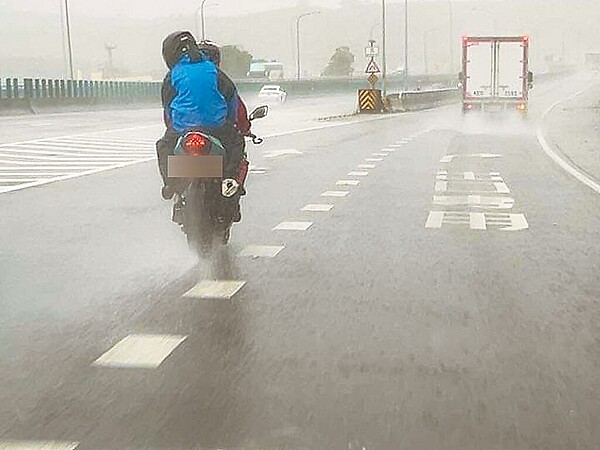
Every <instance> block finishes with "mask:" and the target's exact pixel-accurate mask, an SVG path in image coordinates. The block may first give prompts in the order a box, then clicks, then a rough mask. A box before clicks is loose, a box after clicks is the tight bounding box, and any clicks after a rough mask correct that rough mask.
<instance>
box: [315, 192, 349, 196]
mask: <svg viewBox="0 0 600 450" xmlns="http://www.w3.org/2000/svg"><path fill="white" fill-rule="evenodd" d="M348 194H350V191H325V192H323V193H322V194H321V197H346V196H347V195H348Z"/></svg>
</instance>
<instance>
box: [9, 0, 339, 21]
mask: <svg viewBox="0 0 600 450" xmlns="http://www.w3.org/2000/svg"><path fill="white" fill-rule="evenodd" d="M61 1H62V0H27V1H22V0H0V5H1V6H4V5H6V6H8V7H9V8H11V9H14V10H19V11H40V10H41V11H48V12H49V11H52V10H53V9H56V8H59V5H60V3H61ZM200 3H201V0H177V1H165V0H101V1H99V0H70V5H71V10H72V11H73V14H77V13H83V14H86V15H95V16H118V15H121V14H122V15H126V16H130V17H133V16H138V17H144V18H147V17H157V16H162V15H170V14H180V13H182V12H185V11H191V10H193V9H194V8H196V7H198V6H199V5H200ZM296 3H297V1H296V0H209V2H208V3H207V12H208V11H209V9H208V7H209V5H211V4H218V7H211V8H210V11H211V14H214V13H216V14H236V13H248V12H252V11H257V10H260V9H275V8H277V7H282V6H292V5H295V4H296ZM311 3H314V4H319V5H323V6H330V7H335V6H337V5H339V3H340V0H315V1H311Z"/></svg>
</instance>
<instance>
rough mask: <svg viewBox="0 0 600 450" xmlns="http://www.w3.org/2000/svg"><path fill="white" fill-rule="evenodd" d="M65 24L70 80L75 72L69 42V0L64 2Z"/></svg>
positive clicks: (71, 45)
mask: <svg viewBox="0 0 600 450" xmlns="http://www.w3.org/2000/svg"><path fill="white" fill-rule="evenodd" d="M65 24H66V28H67V49H68V57H69V75H70V77H71V80H73V79H74V78H75V70H74V69H73V43H72V42H71V18H70V16H69V0H65Z"/></svg>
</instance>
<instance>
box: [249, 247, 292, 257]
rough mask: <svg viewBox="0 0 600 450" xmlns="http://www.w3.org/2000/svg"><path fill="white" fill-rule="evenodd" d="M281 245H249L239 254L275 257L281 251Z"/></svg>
mask: <svg viewBox="0 0 600 450" xmlns="http://www.w3.org/2000/svg"><path fill="white" fill-rule="evenodd" d="M284 248H285V246H283V245H249V246H248V247H246V248H245V249H244V250H242V251H241V252H240V254H239V256H241V257H247V258H275V257H276V256H277V255H279V253H281V252H282V251H283V249H284Z"/></svg>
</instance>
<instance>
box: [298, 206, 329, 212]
mask: <svg viewBox="0 0 600 450" xmlns="http://www.w3.org/2000/svg"><path fill="white" fill-rule="evenodd" d="M332 209H333V205H318V204H310V205H306V206H305V207H304V208H302V211H307V212H328V211H331V210H332Z"/></svg>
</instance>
